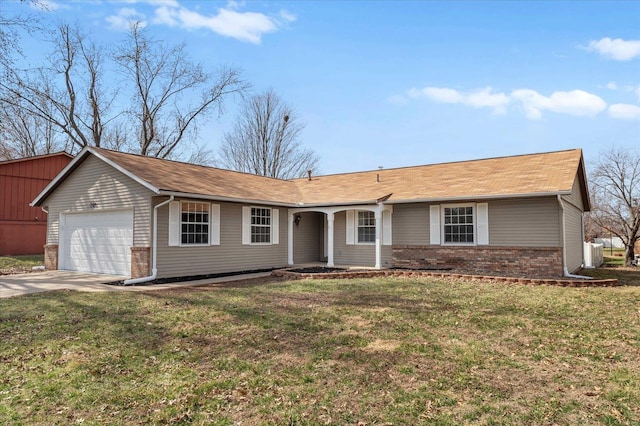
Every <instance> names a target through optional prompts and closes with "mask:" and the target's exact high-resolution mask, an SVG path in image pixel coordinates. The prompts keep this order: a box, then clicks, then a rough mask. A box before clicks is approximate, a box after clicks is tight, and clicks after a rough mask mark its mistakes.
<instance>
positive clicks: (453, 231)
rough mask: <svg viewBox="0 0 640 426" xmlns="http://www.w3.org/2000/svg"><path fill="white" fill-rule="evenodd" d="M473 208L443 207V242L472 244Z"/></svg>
mask: <svg viewBox="0 0 640 426" xmlns="http://www.w3.org/2000/svg"><path fill="white" fill-rule="evenodd" d="M473 228H474V223H473V207H471V206H460V207H445V208H444V242H445V243H470V244H473V242H474V234H475V233H474V229H473Z"/></svg>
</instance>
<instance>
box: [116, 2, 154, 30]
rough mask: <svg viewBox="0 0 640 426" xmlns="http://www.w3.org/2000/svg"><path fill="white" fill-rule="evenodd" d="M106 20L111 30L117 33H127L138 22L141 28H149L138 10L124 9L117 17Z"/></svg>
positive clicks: (119, 11)
mask: <svg viewBox="0 0 640 426" xmlns="http://www.w3.org/2000/svg"><path fill="white" fill-rule="evenodd" d="M106 20H107V22H108V23H109V28H111V29H112V30H116V31H127V30H129V28H131V24H134V23H136V22H139V23H140V27H141V28H144V27H146V26H147V22H146V21H145V16H144V15H143V14H142V13H140V12H138V11H137V10H135V9H132V8H129V7H123V8H122V9H120V10H118V14H117V15H111V16H107V17H106Z"/></svg>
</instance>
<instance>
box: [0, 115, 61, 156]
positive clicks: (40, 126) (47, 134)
mask: <svg viewBox="0 0 640 426" xmlns="http://www.w3.org/2000/svg"><path fill="white" fill-rule="evenodd" d="M41 108H42V109H43V110H47V109H51V108H52V106H51V105H50V104H49V105H42V106H41ZM69 145H70V144H69V140H68V139H66V138H65V137H64V135H61V134H60V132H59V131H58V129H56V128H55V126H54V125H53V123H51V122H50V121H47V120H44V119H43V118H42V117H40V116H36V115H31V114H27V113H26V111H25V109H23V108H20V107H16V106H14V105H10V104H7V103H0V146H1V148H0V160H9V159H13V158H21V157H32V156H35V155H41V154H49V153H52V152H58V151H71V147H70V146H69Z"/></svg>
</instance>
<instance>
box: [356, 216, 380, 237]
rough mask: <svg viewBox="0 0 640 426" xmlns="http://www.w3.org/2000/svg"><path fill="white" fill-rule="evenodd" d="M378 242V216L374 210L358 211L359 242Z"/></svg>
mask: <svg viewBox="0 0 640 426" xmlns="http://www.w3.org/2000/svg"><path fill="white" fill-rule="evenodd" d="M375 242H376V216H375V213H374V212H368V211H359V212H358V243H375Z"/></svg>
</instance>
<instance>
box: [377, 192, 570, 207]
mask: <svg viewBox="0 0 640 426" xmlns="http://www.w3.org/2000/svg"><path fill="white" fill-rule="evenodd" d="M569 194H571V191H552V192H529V193H520V194H487V195H464V196H460V197H433V198H407V199H403V200H391V201H387V202H386V204H408V203H442V202H460V201H472V200H490V199H505V198H537V197H555V196H557V195H569Z"/></svg>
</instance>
